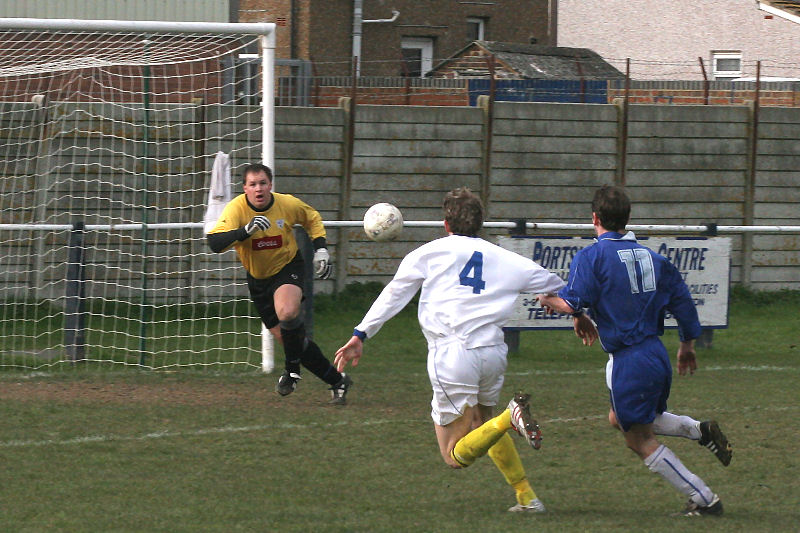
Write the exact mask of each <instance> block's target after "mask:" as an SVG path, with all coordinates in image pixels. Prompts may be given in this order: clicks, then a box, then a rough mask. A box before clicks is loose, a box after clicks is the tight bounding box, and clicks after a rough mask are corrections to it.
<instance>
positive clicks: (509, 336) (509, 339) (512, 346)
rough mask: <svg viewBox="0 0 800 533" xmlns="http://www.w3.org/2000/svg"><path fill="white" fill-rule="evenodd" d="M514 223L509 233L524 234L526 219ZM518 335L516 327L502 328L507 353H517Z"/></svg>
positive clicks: (525, 231)
mask: <svg viewBox="0 0 800 533" xmlns="http://www.w3.org/2000/svg"><path fill="white" fill-rule="evenodd" d="M512 222H514V223H515V224H516V225H515V226H514V227H513V228H511V229H510V230H509V234H510V235H512V236H513V235H525V234H526V233H527V232H528V231H527V227H526V226H525V224H526V223H527V221H526V220H525V219H524V218H517V219H514V220H512ZM519 335H520V332H519V330H518V329H512V330H509V329H505V328H504V329H503V341H504V342H505V343H506V345H507V346H508V353H510V354H513V353H519Z"/></svg>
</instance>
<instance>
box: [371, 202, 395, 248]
mask: <svg viewBox="0 0 800 533" xmlns="http://www.w3.org/2000/svg"><path fill="white" fill-rule="evenodd" d="M402 231H403V214H402V213H400V210H399V209H397V208H396V207H395V206H393V205H392V204H387V203H385V202H383V203H380V204H375V205H373V206H372V207H370V208H369V209H367V212H366V213H365V214H364V233H366V234H367V237H369V238H370V239H372V240H373V241H377V242H384V241H391V240H392V239H396V238H397V236H398V235H400V232H402Z"/></svg>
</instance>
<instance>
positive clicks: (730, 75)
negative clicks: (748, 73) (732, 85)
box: [711, 51, 742, 80]
mask: <svg viewBox="0 0 800 533" xmlns="http://www.w3.org/2000/svg"><path fill="white" fill-rule="evenodd" d="M720 59H737V60H738V61H739V70H720V69H719V68H718V66H717V65H718V61H719V60H720ZM711 71H712V73H713V75H714V79H715V80H728V79H735V78H741V77H742V53H741V52H734V51H724V52H714V51H712V52H711Z"/></svg>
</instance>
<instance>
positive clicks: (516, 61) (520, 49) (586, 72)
mask: <svg viewBox="0 0 800 533" xmlns="http://www.w3.org/2000/svg"><path fill="white" fill-rule="evenodd" d="M474 47H479V48H482V49H483V50H484V51H485V53H486V54H487V55H488V54H491V55H494V56H495V59H496V60H497V61H498V62H500V63H502V64H504V65H505V66H506V67H507V68H508V69H510V70H513V71H514V72H516V73H518V74H519V76H520V77H521V78H524V79H560V80H564V79H603V80H607V79H617V78H624V77H625V74H623V73H622V72H620V71H619V70H617V69H616V68H615V67H614V66H613V65H611V64H610V63H608V62H606V61H605V60H604V59H603V58H602V57H600V55H598V54H597V53H596V52H594V51H592V50H590V49H588V48H568V47H562V46H544V45H539V44H524V43H504V42H498V41H474V42H472V43H471V44H469V45H468V46H466V47H465V48H462V49H461V50H459V51H458V52H456V53H455V54H454V55H453V56H451V57H450V58H448V59H446V60H445V61H443V62H442V63H440V64H439V65H437V66H436V67H434V69H433V70H434V71H436V70H439V69H440V68H443V67H445V66H447V65H448V64H450V63H452V62H453V61H454V60H455V59H457V58H460V57H462V56H464V55H465V53H466V52H468V51H469V50H470V49H471V48H474Z"/></svg>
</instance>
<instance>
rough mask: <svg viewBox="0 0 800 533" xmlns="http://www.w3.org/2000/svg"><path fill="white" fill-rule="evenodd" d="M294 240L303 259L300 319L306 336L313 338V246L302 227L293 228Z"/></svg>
mask: <svg viewBox="0 0 800 533" xmlns="http://www.w3.org/2000/svg"><path fill="white" fill-rule="evenodd" d="M292 229H293V230H294V238H295V239H296V240H297V248H298V249H299V250H300V255H301V256H302V258H303V297H304V298H303V309H302V311H301V312H302V315H301V316H302V317H303V322H304V323H305V327H306V335H307V336H308V338H309V339H313V338H314V245H313V243H312V242H311V237H309V236H308V233H306V230H305V229H304V228H302V227H299V226H295V227H294V228H292Z"/></svg>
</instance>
